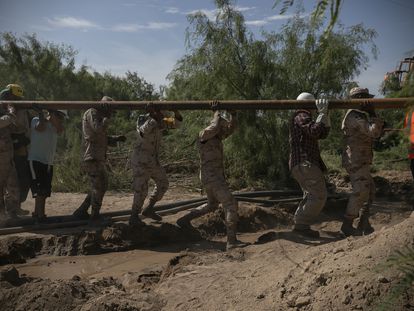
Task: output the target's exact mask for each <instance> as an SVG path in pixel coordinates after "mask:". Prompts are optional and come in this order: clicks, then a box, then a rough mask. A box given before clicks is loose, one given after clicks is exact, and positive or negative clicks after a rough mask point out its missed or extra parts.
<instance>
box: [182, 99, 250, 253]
mask: <svg viewBox="0 0 414 311" xmlns="http://www.w3.org/2000/svg"><path fill="white" fill-rule="evenodd" d="M218 105H219V103H218V102H213V103H212V108H213V110H216V108H217V107H218ZM227 113H228V114H230V118H229V120H227V119H225V118H224V117H223V116H222V114H221V113H220V112H219V111H215V113H214V117H213V120H212V121H211V123H210V125H209V126H208V127H206V128H205V129H204V130H202V131H201V132H200V133H199V136H198V140H197V142H198V147H199V151H200V179H201V183H202V184H203V186H204V189H205V191H206V194H207V200H208V203H207V204H204V205H203V206H201V207H199V208H196V209H194V210H192V211H191V212H190V213H188V214H187V215H185V216H184V217H182V218H180V219H178V220H177V224H178V225H179V226H180V227H182V228H191V220H192V219H194V218H197V217H200V216H202V215H204V214H206V213H208V212H211V211H214V210H216V209H217V208H218V205H219V203H221V204H222V205H223V209H224V211H225V218H226V219H225V222H226V228H227V249H228V250H229V249H232V248H236V247H243V246H246V244H245V243H242V242H240V241H239V240H237V236H236V232H237V221H238V214H237V208H238V206H237V201H236V200H235V198H234V197H233V195H232V193H231V192H230V190H229V187H228V185H227V183H226V179H225V176H224V164H223V160H224V159H223V140H224V139H226V138H227V137H229V136H230V135H231V134H233V132H234V130H235V128H236V126H237V117H236V112H235V111H231V112H227Z"/></svg>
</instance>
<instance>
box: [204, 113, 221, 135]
mask: <svg viewBox="0 0 414 311" xmlns="http://www.w3.org/2000/svg"><path fill="white" fill-rule="evenodd" d="M219 121H220V114H219V112H218V111H216V112H215V113H214V118H213V121H211V124H210V125H209V126H207V127H206V128H205V129H204V130H202V131H201V132H200V135H199V139H200V142H202V143H203V142H206V141H207V140H209V139H211V138H213V137H214V136H216V135H217V134H218V133H219V132H220V126H219Z"/></svg>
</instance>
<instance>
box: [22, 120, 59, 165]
mask: <svg viewBox="0 0 414 311" xmlns="http://www.w3.org/2000/svg"><path fill="white" fill-rule="evenodd" d="M39 122H40V121H39V118H38V117H35V118H33V119H32V122H31V125H30V128H31V132H30V149H29V156H28V160H29V161H38V162H40V163H43V164H47V165H53V161H54V159H55V154H56V145H57V137H58V134H57V131H56V128H55V127H54V126H53V125H52V123H50V121H46V128H45V130H44V131H42V132H40V131H38V130H36V129H35V127H36V125H37V124H38V123H39Z"/></svg>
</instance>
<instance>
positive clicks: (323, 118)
mask: <svg viewBox="0 0 414 311" xmlns="http://www.w3.org/2000/svg"><path fill="white" fill-rule="evenodd" d="M316 123H323V124H325V126H326V127H331V118H330V117H329V113H320V114H318V117H317V118H316Z"/></svg>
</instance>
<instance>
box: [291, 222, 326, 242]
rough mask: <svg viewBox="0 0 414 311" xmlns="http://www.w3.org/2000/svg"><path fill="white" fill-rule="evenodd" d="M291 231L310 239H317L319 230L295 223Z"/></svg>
mask: <svg viewBox="0 0 414 311" xmlns="http://www.w3.org/2000/svg"><path fill="white" fill-rule="evenodd" d="M293 232H295V233H298V234H300V235H302V236H304V237H307V238H311V239H317V238H319V237H320V235H319V231H316V230H312V229H311V227H310V226H308V225H295V226H294V227H293Z"/></svg>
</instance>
